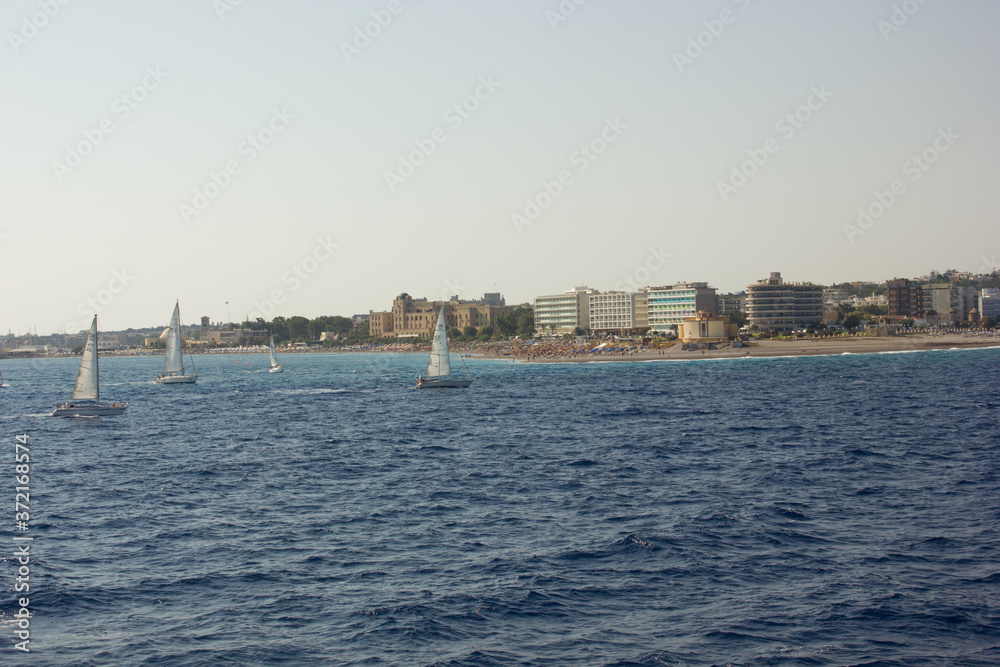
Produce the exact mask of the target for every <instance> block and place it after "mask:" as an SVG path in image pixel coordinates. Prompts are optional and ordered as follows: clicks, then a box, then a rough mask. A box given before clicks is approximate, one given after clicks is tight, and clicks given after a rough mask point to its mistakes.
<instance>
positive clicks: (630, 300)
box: [590, 292, 635, 331]
mask: <svg viewBox="0 0 1000 667" xmlns="http://www.w3.org/2000/svg"><path fill="white" fill-rule="evenodd" d="M633 328H635V293H633V292H594V293H593V294H591V295H590V330H591V331H627V330H629V329H633Z"/></svg>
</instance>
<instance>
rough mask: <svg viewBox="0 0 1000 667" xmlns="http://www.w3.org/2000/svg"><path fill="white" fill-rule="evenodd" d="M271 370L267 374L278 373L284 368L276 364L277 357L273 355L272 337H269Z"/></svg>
mask: <svg viewBox="0 0 1000 667" xmlns="http://www.w3.org/2000/svg"><path fill="white" fill-rule="evenodd" d="M270 352H271V370H269V371H268V373H280V372H281V371H283V370H285V367H284V366H282V365H281V364H279V363H278V357H277V356H276V355H275V354H274V336H271V349H270Z"/></svg>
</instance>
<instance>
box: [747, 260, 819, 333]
mask: <svg viewBox="0 0 1000 667" xmlns="http://www.w3.org/2000/svg"><path fill="white" fill-rule="evenodd" d="M746 304H747V323H748V324H749V325H750V326H756V327H757V328H758V329H760V330H761V331H783V330H787V329H796V328H800V327H807V326H809V325H810V324H812V323H814V322H822V321H823V286H822V285H813V284H812V283H786V282H784V281H783V280H782V279H781V274H780V273H777V272H773V273H771V277H770V278H767V279H764V280H758V281H757V282H756V284H754V285H747V301H746Z"/></svg>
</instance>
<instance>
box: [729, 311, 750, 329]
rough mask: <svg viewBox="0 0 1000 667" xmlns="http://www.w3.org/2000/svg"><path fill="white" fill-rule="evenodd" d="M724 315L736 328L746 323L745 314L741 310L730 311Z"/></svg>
mask: <svg viewBox="0 0 1000 667" xmlns="http://www.w3.org/2000/svg"><path fill="white" fill-rule="evenodd" d="M725 315H726V317H728V318H729V321H730V322H732V323H733V324H735V325H736V326H739V327H742V326H743V325H745V324H746V323H747V314H746V313H744V312H743V311H742V310H731V311H729V312H728V313H725Z"/></svg>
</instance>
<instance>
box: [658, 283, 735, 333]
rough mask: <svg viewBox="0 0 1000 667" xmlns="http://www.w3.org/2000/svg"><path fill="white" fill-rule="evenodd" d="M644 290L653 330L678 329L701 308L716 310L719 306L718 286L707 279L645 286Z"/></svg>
mask: <svg viewBox="0 0 1000 667" xmlns="http://www.w3.org/2000/svg"><path fill="white" fill-rule="evenodd" d="M643 292H644V294H645V296H646V301H647V310H648V313H649V327H650V328H651V329H652V330H653V331H660V332H667V331H676V330H677V327H679V326H680V324H681V323H682V322H683V321H684V320H685V319H687V318H689V317H695V316H696V315H697V314H698V312H699V311H706V312H710V313H717V312H718V309H719V306H718V299H717V298H716V294H715V288H714V287H709V286H708V283H679V284H677V285H667V286H664V287H646V288H644V289H643Z"/></svg>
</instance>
